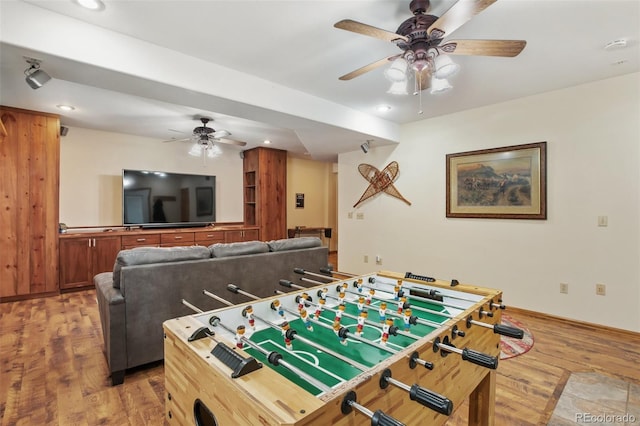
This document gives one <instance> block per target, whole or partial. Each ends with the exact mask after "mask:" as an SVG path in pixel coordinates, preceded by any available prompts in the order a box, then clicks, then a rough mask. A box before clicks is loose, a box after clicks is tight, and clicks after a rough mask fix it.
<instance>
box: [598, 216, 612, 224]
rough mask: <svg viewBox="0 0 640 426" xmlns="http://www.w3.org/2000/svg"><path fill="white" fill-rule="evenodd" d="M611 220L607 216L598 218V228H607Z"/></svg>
mask: <svg viewBox="0 0 640 426" xmlns="http://www.w3.org/2000/svg"><path fill="white" fill-rule="evenodd" d="M608 224H609V218H608V217H607V216H598V226H607V225H608Z"/></svg>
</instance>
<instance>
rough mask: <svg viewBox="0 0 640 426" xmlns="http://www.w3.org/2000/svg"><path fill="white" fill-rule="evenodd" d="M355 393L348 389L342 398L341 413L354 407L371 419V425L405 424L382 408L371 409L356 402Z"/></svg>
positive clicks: (395, 425)
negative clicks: (374, 410)
mask: <svg viewBox="0 0 640 426" xmlns="http://www.w3.org/2000/svg"><path fill="white" fill-rule="evenodd" d="M356 397H357V396H356V393H355V392H354V391H349V392H348V393H347V394H346V395H345V397H344V398H343V399H342V405H341V411H342V414H344V415H347V414H349V413H351V411H352V409H353V408H355V409H356V410H357V411H359V412H360V413H362V414H364V415H365V416H367V417H369V418H370V419H371V426H405V425H404V423H401V422H399V421H398V420H396V419H394V418H393V417H391V416H389V415H387V414H385V413H384V412H383V411H382V410H376V412H375V413H374V412H373V411H371V410H369V409H368V408H366V407H364V406H362V405H360V404H358V403H357V402H356Z"/></svg>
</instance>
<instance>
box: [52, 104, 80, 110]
mask: <svg viewBox="0 0 640 426" xmlns="http://www.w3.org/2000/svg"><path fill="white" fill-rule="evenodd" d="M56 107H58V108H59V109H61V110H63V111H73V110H75V109H76V107H74V106H71V105H56Z"/></svg>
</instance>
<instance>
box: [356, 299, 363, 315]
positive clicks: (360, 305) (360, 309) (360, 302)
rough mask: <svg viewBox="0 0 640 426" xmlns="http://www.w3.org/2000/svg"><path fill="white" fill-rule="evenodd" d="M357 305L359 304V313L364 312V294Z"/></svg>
mask: <svg viewBox="0 0 640 426" xmlns="http://www.w3.org/2000/svg"><path fill="white" fill-rule="evenodd" d="M357 306H358V313H361V312H362V310H363V309H364V296H360V297H359V298H358V304H357Z"/></svg>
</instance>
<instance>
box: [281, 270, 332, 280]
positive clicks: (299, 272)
mask: <svg viewBox="0 0 640 426" xmlns="http://www.w3.org/2000/svg"><path fill="white" fill-rule="evenodd" d="M293 272H295V273H296V274H300V275H311V276H312V277H318V278H322V279H325V280H329V281H340V279H338V278H334V277H332V276H329V275H322V274H316V273H315V272H310V271H307V270H306V269H303V268H293Z"/></svg>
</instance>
